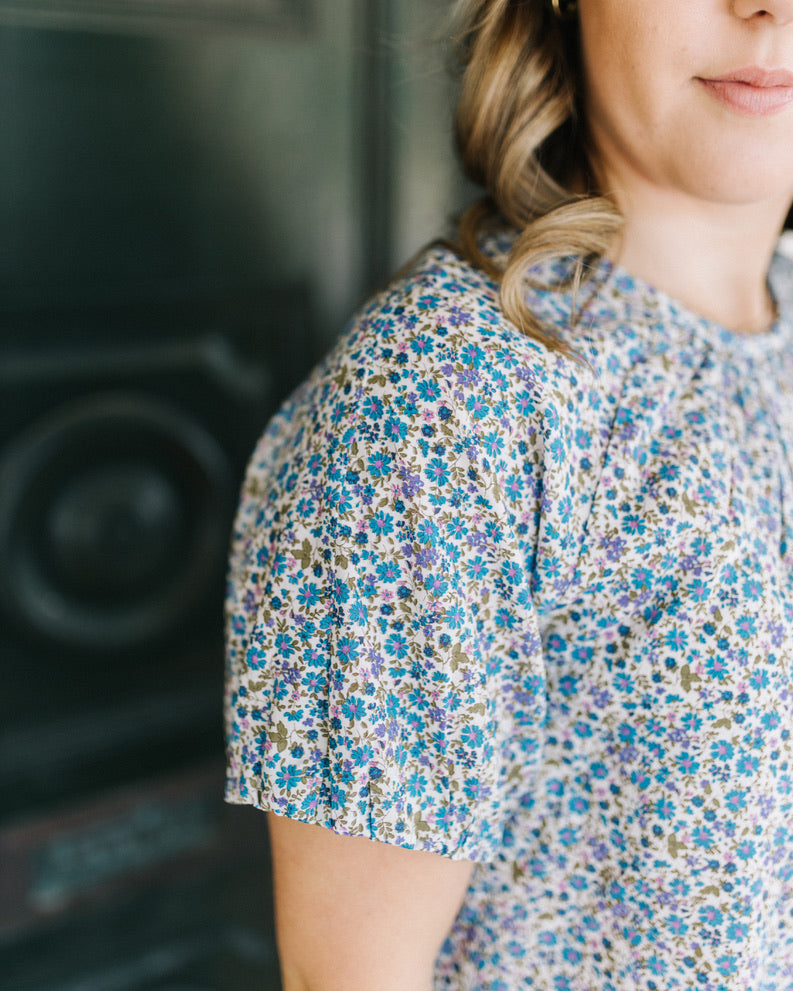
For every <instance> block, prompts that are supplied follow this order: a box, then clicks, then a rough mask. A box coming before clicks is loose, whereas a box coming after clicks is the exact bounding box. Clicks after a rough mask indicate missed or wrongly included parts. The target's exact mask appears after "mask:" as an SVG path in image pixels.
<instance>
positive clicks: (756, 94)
mask: <svg viewBox="0 0 793 991" xmlns="http://www.w3.org/2000/svg"><path fill="white" fill-rule="evenodd" d="M697 81H698V82H699V83H701V85H702V86H703V87H704V88H705V89H706V90H707V91H708V92H709V93H710V94H711V96H713V97H714V98H715V99H716V100H718V102H719V103H721V104H722V106H725V107H726V108H727V109H728V110H732V111H733V112H734V113H737V114H740V115H741V116H743V117H768V116H770V115H771V114H776V113H780V112H781V111H783V110H785V109H786V108H787V107H789V106H791V105H793V73H792V72H788V71H787V70H786V69H761V68H759V67H758V66H747V67H745V68H742V69H736V70H733V71H731V72H727V73H724V74H720V75H718V76H715V77H712V78H707V77H698V80H697Z"/></svg>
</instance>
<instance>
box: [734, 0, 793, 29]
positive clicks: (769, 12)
mask: <svg viewBox="0 0 793 991" xmlns="http://www.w3.org/2000/svg"><path fill="white" fill-rule="evenodd" d="M732 9H733V13H734V14H735V15H736V17H741V18H743V19H744V20H747V21H748V20H752V19H755V18H756V19H759V18H765V19H767V20H773V21H774V22H775V23H777V24H780V25H784V24H790V23H791V22H793V0H732Z"/></svg>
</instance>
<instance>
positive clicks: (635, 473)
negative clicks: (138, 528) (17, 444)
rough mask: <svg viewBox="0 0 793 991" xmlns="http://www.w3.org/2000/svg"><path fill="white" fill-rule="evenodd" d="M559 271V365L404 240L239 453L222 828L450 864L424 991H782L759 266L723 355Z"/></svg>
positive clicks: (786, 548)
mask: <svg viewBox="0 0 793 991" xmlns="http://www.w3.org/2000/svg"><path fill="white" fill-rule="evenodd" d="M508 247H509V238H508V236H507V235H504V236H503V237H500V238H499V237H496V238H494V239H493V240H492V241H491V242H490V243H489V245H488V251H490V252H491V253H492V254H493V256H494V257H495V258H497V257H498V256H499V255H500V254H503V253H504V252H505V251H507V250H508ZM572 265H573V260H572V259H571V260H570V261H569V264H568V263H567V262H561V263H556V264H555V265H554V266H550V265H549V266H546V267H544V268H542V269H539V270H536V271H534V272H532V275H533V277H534V281H533V283H532V284H539V283H540V282H542V281H544V282H545V283H546V284H547V285H549V286H550V288H546V289H543V290H539V289H531V290H527V291H528V292H529V302H530V304H531V306H532V308H533V310H534V312H535V313H536V314H537V315H538V316H539V317H540V318H541V319H542V320H543V322H544V324H545V325H546V326H548V327H550V328H553V329H555V331H556V332H557V333H558V334H559V335H560V336H561V337H562V338H563V339H565V340H567V341H569V342H570V343H572V344H573V345H574V346H575V347H576V348H577V350H578V352H579V353H580V354H581V356H582V357H583V358H584V359H585V362H584V363H575V362H573V361H571V360H570V359H569V358H566V357H564V356H562V355H560V354H558V353H555V352H550V351H549V350H547V349H545V348H544V347H542V346H541V345H539V344H536V343H533V342H532V341H530V340H528V339H527V338H526V337H525V336H523V335H522V334H521V333H520V332H519V331H518V330H517V329H516V328H515V327H514V326H513V325H512V324H510V323H509V322H508V321H507V320H506V319H505V318H504V316H503V314H502V313H501V311H500V309H499V305H498V294H497V287H496V286H495V285H494V284H493V283H492V282H491V281H490V280H489V279H488V277H487V276H485V275H484V274H483V273H482V272H480V271H478V270H477V269H475V268H473V267H471V266H470V265H469V264H468V263H466V262H464V261H462V260H460V259H459V258H458V257H457V256H456V255H455V254H453V253H452V252H451V251H449V250H448V249H446V248H444V247H433V248H431V249H428V250H427V251H426V252H425V253H424V254H423V255H422V257H421V258H420V259H419V260H418V262H417V263H416V264H415V265H414V267H413V269H412V270H411V272H410V273H409V274H408V275H406V276H405V277H403V278H401V279H400V280H399V281H396V282H394V283H393V284H392V285H391V286H389V287H388V289H387V290H386V291H385V292H384V293H382V294H381V295H379V296H378V297H377V298H375V299H374V300H373V301H372V302H371V303H370V304H369V305H368V307H366V308H365V309H364V310H363V312H362V313H361V314H360V315H359V316H358V317H357V318H356V319H355V321H354V322H353V323H352V325H351V326H350V328H349V329H348V330H347V331H346V333H345V334H344V335H343V336H342V338H341V339H340V341H339V342H338V344H337V345H336V347H335V348H334V350H333V351H332V352H331V354H330V355H329V356H328V357H327V358H326V359H325V361H324V362H323V363H322V364H321V365H320V366H319V367H318V368H317V369H316V370H315V371H314V373H313V374H312V375H311V376H310V378H309V379H308V380H307V382H306V383H304V385H303V386H302V387H301V388H300V389H298V391H297V392H296V393H295V394H294V395H293V396H292V397H291V399H290V400H288V401H287V403H286V404H285V405H284V406H283V408H282V409H281V410H280V412H279V413H278V414H277V415H276V417H275V418H274V419H273V420H272V421H271V423H270V424H269V426H268V428H267V430H266V431H265V433H264V435H263V437H262V439H261V441H260V443H259V445H258V447H257V449H256V451H255V452H254V455H253V458H252V460H251V462H250V466H249V469H248V473H247V477H246V480H245V483H244V487H243V492H242V498H241V504H240V509H239V513H238V517H237V522H236V526H235V531H234V538H233V546H232V555H231V565H230V581H229V598H228V611H227V622H228V656H227V705H226V716H227V733H228V776H227V799H228V801H231V802H236V803H249V804H251V805H254V806H256V807H258V808H261V809H269V810H272V811H274V812H276V813H278V814H280V815H285V816H289V817H292V818H295V819H299V820H302V821H305V822H309V823H316V824H319V825H321V826H324V827H327V828H329V829H332V830H335V831H337V832H339V833H343V834H349V835H362V836H367V837H370V838H371V839H374V840H379V841H382V842H385V843H390V844H396V845H398V846H402V847H407V848H412V849H421V850H429V851H434V852H435V853H438V854H442V855H444V856H447V857H452V858H466V859H469V860H471V861H475V862H476V865H475V867H474V872H473V875H472V880H471V885H470V888H469V890H468V893H467V896H466V899H465V902H464V904H463V907H462V909H461V911H460V914H459V916H458V918H457V920H456V922H455V925H454V927H453V930H452V932H451V934H450V936H449V938H448V940H447V941H446V944H445V945H444V947H443V950H442V952H441V954H440V957H439V959H438V962H437V969H436V988H439V989H440V988H449V989H455V991H462V989H466V991H468V989H488V991H516V989H524V988H532V989H540V991H635V989H641V991H670V989H694V988H696V989H703V991H716V989H719V991H738V989H741V991H745V989H747V988H751V989H752V991H781V989H793V835H791V828H792V826H791V824H792V823H793V740H791V728H792V726H793V720H792V718H791V717H792V715H793V699H792V698H791V665H792V664H793V594H792V592H793V586H792V585H791V580H792V579H793V474H792V471H793V459H792V457H791V455H793V330H792V329H791V321H790V314H791V301H792V300H793V271H792V266H791V263H790V262H789V261H787V260H786V259H785V258H784V257H782V256H781V255H777V256H776V257H775V260H774V264H773V266H772V270H771V273H770V284H771V287H772V290H773V292H774V295H775V297H776V300H777V304H778V308H779V311H780V317H779V319H778V321H777V322H776V324H775V325H774V327H773V328H772V329H771V330H769V331H767V332H765V333H761V334H756V335H741V334H737V333H731V332H729V331H728V330H726V329H724V328H721V327H719V326H717V325H716V324H713V323H710V322H708V321H706V320H704V319H702V318H701V317H698V316H696V315H694V314H692V313H690V312H688V311H687V310H686V309H685V308H684V307H682V306H681V305H679V304H678V303H676V302H675V301H674V300H672V299H670V298H668V297H667V296H665V295H664V294H663V293H662V292H659V291H657V290H655V289H653V288H651V287H649V286H647V285H645V284H643V283H641V282H639V281H637V280H635V279H633V278H631V277H630V276H629V275H628V274H627V273H626V272H624V271H622V270H621V269H620V268H618V267H614V266H612V265H611V264H609V263H607V262H602V263H600V264H599V265H598V266H597V267H596V268H595V270H594V271H593V273H592V278H591V280H589V281H588V282H587V283H586V284H585V287H584V288H583V289H581V290H579V292H578V293H577V296H576V298H575V299H573V298H571V295H570V292H569V291H568V290H567V289H565V288H564V287H563V285H562V281H563V279H564V277H565V276H567V275H569V274H570V273H571V271H572ZM571 314H575V318H574V319H573V318H571Z"/></svg>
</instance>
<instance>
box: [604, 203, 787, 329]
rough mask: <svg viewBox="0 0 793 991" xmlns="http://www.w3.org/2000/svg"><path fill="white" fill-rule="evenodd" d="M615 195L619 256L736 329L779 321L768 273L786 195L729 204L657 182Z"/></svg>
mask: <svg viewBox="0 0 793 991" xmlns="http://www.w3.org/2000/svg"><path fill="white" fill-rule="evenodd" d="M616 199H617V202H618V205H619V206H620V208H621V210H622V211H623V213H624V215H625V218H626V221H625V226H624V228H623V231H622V234H621V236H620V238H619V241H618V242H617V243H616V244H615V246H614V250H613V252H612V253H611V259H612V260H613V261H616V262H618V263H619V264H620V265H622V266H623V267H624V268H626V269H627V270H628V271H629V272H631V273H632V274H633V275H635V276H637V277H639V278H641V279H643V280H644V281H645V282H648V283H650V284H651V285H654V286H655V287H656V288H657V289H660V290H662V291H664V292H666V293H667V294H668V295H670V296H672V297H674V298H675V299H678V300H679V301H680V302H681V303H683V304H684V305H685V306H686V307H688V308H689V309H690V310H693V311H694V312H695V313H699V314H701V315H702V316H703V317H707V318H708V319H710V320H715V321H717V322H718V323H720V324H722V326H724V327H728V328H729V329H731V330H734V331H739V332H742V333H754V332H758V331H762V330H765V329H767V328H768V326H769V325H770V324H771V323H772V322H773V319H774V315H775V314H774V305H773V301H772V299H771V297H770V294H769V291H768V287H767V283H766V276H767V272H768V266H769V264H770V262H771V256H772V255H773V252H774V246H775V244H776V241H777V238H778V236H779V232H780V230H781V227H782V223H783V222H784V217H785V214H786V212H787V207H788V201H787V199H786V200H785V201H784V202H780V201H778V200H777V201H774V202H767V203H759V204H758V203H752V204H750V205H748V206H747V205H744V204H738V205H735V204H726V205H725V204H724V203H709V202H706V201H703V200H699V199H694V198H685V197H681V195H680V193H679V192H678V193H676V194H675V195H670V194H669V193H667V192H666V191H665V190H657V189H648V190H642V191H641V194H640V195H636V192H635V190H634V192H633V193H632V195H631V196H630V198H628V197H620V196H616Z"/></svg>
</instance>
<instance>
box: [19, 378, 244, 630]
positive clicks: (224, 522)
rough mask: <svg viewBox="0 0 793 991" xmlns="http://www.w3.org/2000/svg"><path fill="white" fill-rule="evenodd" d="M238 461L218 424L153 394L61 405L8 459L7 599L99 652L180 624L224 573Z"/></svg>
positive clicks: (31, 624) (29, 618)
mask: <svg viewBox="0 0 793 991" xmlns="http://www.w3.org/2000/svg"><path fill="white" fill-rule="evenodd" d="M233 484H234V483H233V481H232V473H231V471H230V468H229V465H228V462H227V459H226V457H225V455H224V453H223V451H222V450H221V448H220V446H219V445H218V443H217V441H216V440H215V439H214V437H212V435H211V434H210V433H209V432H208V431H207V430H206V429H205V428H204V427H203V426H202V425H201V424H200V423H199V422H198V421H196V420H195V419H191V418H190V417H189V416H187V415H185V414H184V413H182V412H181V411H180V410H178V409H177V408H176V407H175V406H171V405H168V404H166V403H164V402H162V401H161V400H156V399H153V398H151V397H149V396H147V395H145V394H139V393H132V392H103V393H97V394H94V395H90V396H85V397H83V398H81V399H80V400H78V401H75V402H72V403H68V404H66V405H63V406H60V407H58V408H55V409H53V410H51V411H50V412H49V413H48V414H47V415H46V416H45V417H44V418H42V419H41V420H39V421H38V422H36V423H34V424H33V425H32V426H30V427H29V428H28V429H27V430H26V431H24V432H23V433H22V434H20V435H18V436H17V437H16V438H15V441H14V443H13V445H12V446H11V447H10V448H9V449H8V450H7V451H6V453H5V454H4V456H3V458H2V460H0V561H1V562H2V565H1V566H0V569H1V570H0V598H1V599H2V603H3V605H4V607H5V608H6V610H7V611H8V613H9V614H10V615H11V616H12V617H13V619H14V620H15V621H16V622H17V623H18V624H21V625H22V626H23V627H24V628H25V629H26V630H27V631H28V632H30V633H32V634H35V635H39V636H42V637H45V638H46V639H47V640H49V641H56V642H57V643H59V644H61V645H63V646H67V647H73V648H85V649H89V650H107V649H126V648H133V647H140V646H142V645H144V644H146V643H149V642H152V641H155V640H157V639H160V638H162V637H163V636H167V634H168V633H169V632H172V631H175V630H177V629H178V627H179V625H180V623H182V622H184V620H185V618H186V617H187V616H188V615H189V614H190V613H191V612H192V611H193V610H194V609H196V608H197V607H198V606H199V604H200V603H201V602H202V600H204V599H205V597H206V595H207V594H208V592H209V591H210V590H211V589H212V588H213V587H214V586H215V585H216V583H217V577H218V575H219V574H220V575H222V573H223V560H224V557H225V553H226V545H227V539H228V533H227V531H228V524H229V514H230V511H231V507H232V499H233V495H234V493H233V492H232V486H233Z"/></svg>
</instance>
